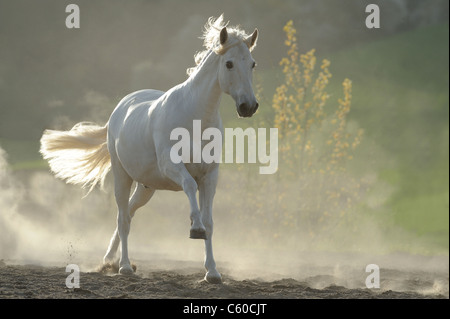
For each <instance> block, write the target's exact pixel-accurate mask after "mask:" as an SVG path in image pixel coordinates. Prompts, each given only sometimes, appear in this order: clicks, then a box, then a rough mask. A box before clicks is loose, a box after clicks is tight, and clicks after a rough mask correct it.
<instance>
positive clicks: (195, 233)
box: [189, 229, 206, 239]
mask: <svg viewBox="0 0 450 319" xmlns="http://www.w3.org/2000/svg"><path fill="white" fill-rule="evenodd" d="M189 238H191V239H206V231H205V230H204V229H191V231H190V234H189Z"/></svg>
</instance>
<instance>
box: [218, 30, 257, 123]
mask: <svg viewBox="0 0 450 319" xmlns="http://www.w3.org/2000/svg"><path fill="white" fill-rule="evenodd" d="M235 32H236V31H235V30H233V33H231V32H230V34H229V33H228V31H227V28H226V27H223V28H222V30H221V31H220V49H219V51H218V53H219V55H220V66H219V74H218V78H219V84H220V88H221V90H222V91H223V92H224V93H227V94H229V95H231V97H232V98H233V99H234V101H235V102H236V110H237V112H238V114H239V116H241V117H250V116H252V115H253V114H254V113H255V112H256V110H257V109H258V101H257V100H256V97H255V93H254V92H253V87H252V73H253V69H254V68H255V66H256V62H255V60H253V57H252V55H251V50H252V49H253V48H254V47H255V45H256V40H257V38H258V30H257V29H255V31H254V32H253V34H251V35H249V36H242V34H240V36H239V35H237V34H235Z"/></svg>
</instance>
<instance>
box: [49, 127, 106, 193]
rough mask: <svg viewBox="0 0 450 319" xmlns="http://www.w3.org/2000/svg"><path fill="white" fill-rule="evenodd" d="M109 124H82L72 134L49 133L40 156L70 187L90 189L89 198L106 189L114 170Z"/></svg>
mask: <svg viewBox="0 0 450 319" xmlns="http://www.w3.org/2000/svg"><path fill="white" fill-rule="evenodd" d="M107 130H108V124H106V125H105V126H98V125H96V124H93V123H88V122H81V123H78V124H76V125H75V126H74V127H73V128H72V129H71V130H70V131H54V130H45V131H44V134H43V135H42V138H41V149H40V152H41V154H42V156H43V157H44V159H46V160H48V163H49V165H50V169H51V170H52V172H53V173H54V174H55V175H56V177H58V178H61V179H63V180H65V181H66V182H67V183H70V184H78V185H82V187H83V188H86V187H89V191H88V194H89V193H90V192H91V191H92V189H93V188H94V187H95V186H96V185H97V184H100V186H101V187H103V184H104V181H105V178H106V174H107V173H108V171H109V169H110V168H111V157H110V155H109V151H108V146H107V141H106V135H107Z"/></svg>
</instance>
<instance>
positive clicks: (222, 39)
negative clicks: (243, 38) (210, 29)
mask: <svg viewBox="0 0 450 319" xmlns="http://www.w3.org/2000/svg"><path fill="white" fill-rule="evenodd" d="M227 39H228V31H227V27H223V28H222V30H220V44H221V45H224V43H225V42H227Z"/></svg>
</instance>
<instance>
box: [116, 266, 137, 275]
mask: <svg viewBox="0 0 450 319" xmlns="http://www.w3.org/2000/svg"><path fill="white" fill-rule="evenodd" d="M133 273H134V271H133V268H131V266H130V265H124V266H122V267H120V269H119V274H121V275H132V274H133Z"/></svg>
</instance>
